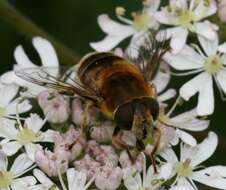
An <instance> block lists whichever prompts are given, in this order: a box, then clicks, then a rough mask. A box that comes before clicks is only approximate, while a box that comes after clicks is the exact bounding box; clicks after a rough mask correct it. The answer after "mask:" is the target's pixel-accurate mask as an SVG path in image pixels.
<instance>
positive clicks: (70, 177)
mask: <svg viewBox="0 0 226 190" xmlns="http://www.w3.org/2000/svg"><path fill="white" fill-rule="evenodd" d="M33 173H34V176H35V177H36V178H37V179H38V181H39V182H40V183H41V185H40V189H37V190H49V189H53V190H59V189H60V188H58V187H57V186H56V185H55V184H54V183H53V182H52V181H51V180H50V179H49V178H48V177H47V176H46V175H45V174H44V173H43V172H42V171H41V170H38V169H35V170H34V172H33ZM66 175H67V182H68V185H67V187H66V185H65V184H64V182H63V181H62V178H61V176H59V177H60V178H61V179H60V180H61V181H60V183H61V186H62V187H64V188H63V189H65V190H66V189H67V190H87V189H88V188H89V187H90V185H92V183H93V181H94V179H95V178H92V179H90V180H89V181H88V182H87V175H86V172H84V171H80V172H78V171H76V170H75V169H74V168H70V169H68V170H67V174H66Z"/></svg>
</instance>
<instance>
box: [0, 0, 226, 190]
mask: <svg viewBox="0 0 226 190" xmlns="http://www.w3.org/2000/svg"><path fill="white" fill-rule="evenodd" d="M0 1H2V0H0ZM8 2H10V3H11V4H12V5H13V6H14V7H15V8H16V9H18V10H19V11H20V12H22V13H23V14H24V15H26V16H27V17H28V18H30V19H31V20H32V21H33V22H34V23H36V24H37V25H39V26H40V27H42V28H43V29H44V30H45V31H47V32H48V33H50V34H51V35H52V36H54V37H55V38H56V39H58V40H59V41H61V42H62V43H64V44H65V45H66V46H68V47H69V48H70V49H72V51H73V52H76V54H78V55H79V57H80V56H82V55H84V54H86V53H88V52H90V51H92V49H91V48H90V47H89V42H93V41H98V40H100V39H102V38H103V37H104V34H103V33H102V32H101V30H100V29H99V27H98V25H97V21H96V18H97V16H98V15H99V14H102V13H108V14H110V15H111V16H112V18H114V12H115V7H116V6H119V5H120V6H124V7H126V9H127V12H131V11H136V10H138V9H139V8H140V7H141V1H140V0H127V1H125V0H124V1H123V0H18V1H16V0H10V1H8ZM222 32H223V31H222ZM19 44H22V45H23V46H24V47H25V49H26V51H27V52H28V54H29V56H30V55H31V57H33V61H34V62H37V63H40V60H39V58H38V56H37V54H36V52H35V51H34V49H33V48H32V45H31V41H30V39H29V38H28V37H26V35H23V34H20V33H18V32H17V31H16V30H15V29H14V28H13V27H12V26H10V25H9V24H7V22H5V21H4V19H2V18H1V16H0V72H1V73H3V72H5V71H7V70H10V69H11V68H12V65H13V64H14V63H15V61H14V58H13V51H14V49H15V47H16V46H17V45H19ZM58 53H59V52H58ZM189 78H191V76H189V77H187V78H185V79H184V78H183V79H182V78H179V80H178V78H173V80H172V82H171V84H170V85H171V87H173V88H177V89H179V87H180V86H181V85H182V84H183V82H185V81H187V80H188V79H189ZM181 79H182V80H181ZM215 91H216V93H215V94H216V96H215V100H216V102H215V112H214V114H213V115H212V116H211V117H210V119H211V125H210V127H209V130H212V131H215V132H216V133H217V134H218V135H219V137H220V142H219V146H218V149H217V151H216V153H215V154H214V156H212V158H211V159H209V160H208V161H206V162H205V163H204V164H205V165H226V140H225V138H226V102H223V101H222V100H221V99H220V96H219V93H218V91H217V89H215ZM196 101H197V97H194V98H192V100H191V101H189V102H188V103H185V107H187V108H193V107H194V106H195V105H196ZM181 110H184V107H183V108H179V109H178V110H177V111H178V112H180V111H181ZM195 135H196V137H197V138H198V141H201V140H202V139H203V138H204V137H205V136H206V135H207V131H205V132H202V133H195ZM207 148H208V147H207ZM202 189H206V188H202ZM210 189H213V188H210Z"/></svg>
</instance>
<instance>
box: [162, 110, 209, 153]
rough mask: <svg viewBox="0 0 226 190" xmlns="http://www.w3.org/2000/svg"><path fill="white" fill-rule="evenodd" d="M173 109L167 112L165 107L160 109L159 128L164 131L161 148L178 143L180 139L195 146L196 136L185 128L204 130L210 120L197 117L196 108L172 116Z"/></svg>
mask: <svg viewBox="0 0 226 190" xmlns="http://www.w3.org/2000/svg"><path fill="white" fill-rule="evenodd" d="M171 111H172V110H171ZM171 111H169V112H168V113H166V114H165V113H164V109H161V110H160V114H159V121H160V122H159V128H160V129H161V131H162V137H161V142H160V149H162V148H165V147H166V146H169V145H177V144H178V142H179V139H181V140H182V141H183V142H184V143H186V144H188V145H190V146H195V145H196V143H197V142H196V140H195V138H194V137H193V136H192V135H190V134H189V133H187V132H185V131H184V130H186V131H203V130H205V129H206V128H207V127H208V126H209V123H210V122H209V120H202V119H199V118H197V113H196V110H195V109H192V110H190V111H187V112H184V113H182V114H179V115H177V116H173V117H171V116H170V115H171ZM169 126H170V127H169Z"/></svg>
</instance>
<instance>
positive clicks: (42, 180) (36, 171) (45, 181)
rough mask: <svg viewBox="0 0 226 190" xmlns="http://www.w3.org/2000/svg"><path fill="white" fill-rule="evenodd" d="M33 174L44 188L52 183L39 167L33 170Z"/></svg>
mask: <svg viewBox="0 0 226 190" xmlns="http://www.w3.org/2000/svg"><path fill="white" fill-rule="evenodd" d="M33 175H34V176H35V177H36V178H37V179H38V181H39V182H40V183H41V184H43V185H44V186H45V187H46V188H50V187H51V186H52V185H54V183H53V182H52V181H51V180H50V179H49V178H48V177H47V176H46V175H45V174H44V173H43V172H42V171H41V170H39V169H34V170H33Z"/></svg>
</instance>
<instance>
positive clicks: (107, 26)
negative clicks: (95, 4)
mask: <svg viewBox="0 0 226 190" xmlns="http://www.w3.org/2000/svg"><path fill="white" fill-rule="evenodd" d="M97 21H98V24H99V26H100V27H101V29H102V30H103V31H104V32H105V33H106V34H112V35H119V33H120V35H122V34H128V33H130V35H131V34H132V33H133V32H134V30H133V28H132V27H131V26H130V25H124V24H120V23H118V22H116V21H114V20H112V19H111V18H110V17H109V16H108V15H107V14H102V15H100V16H98V18H97Z"/></svg>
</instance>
